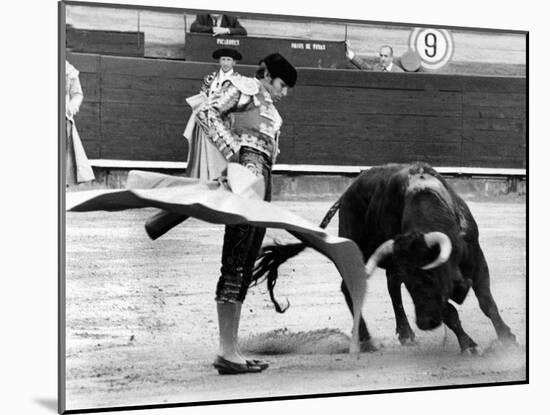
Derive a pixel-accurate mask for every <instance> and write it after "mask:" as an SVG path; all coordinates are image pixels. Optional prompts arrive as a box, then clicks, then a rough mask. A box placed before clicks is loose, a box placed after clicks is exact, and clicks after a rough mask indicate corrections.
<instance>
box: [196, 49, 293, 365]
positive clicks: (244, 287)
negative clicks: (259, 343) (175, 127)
mask: <svg viewBox="0 0 550 415" xmlns="http://www.w3.org/2000/svg"><path fill="white" fill-rule="evenodd" d="M296 79H297V72H296V69H294V67H293V66H292V65H291V64H290V63H289V62H288V61H287V60H286V59H285V58H284V57H283V56H282V55H280V54H278V53H275V54H272V55H269V56H267V57H265V58H264V59H262V61H261V62H260V67H259V68H258V71H257V73H256V79H252V78H248V77H244V76H236V77H235V76H234V77H231V78H230V79H229V80H228V81H227V82H225V84H224V86H223V87H222V89H221V90H220V91H219V92H218V93H214V94H211V95H210V96H209V97H208V100H207V101H206V102H205V103H204V104H203V105H202V106H201V107H200V109H199V111H198V113H197V122H198V123H199V125H200V127H201V128H202V129H203V130H204V132H205V133H206V134H207V135H208V137H209V139H210V140H211V141H212V142H213V143H214V144H215V145H216V147H217V148H218V149H219V150H220V152H221V153H222V154H223V155H224V157H225V158H226V159H227V160H228V161H231V162H236V163H239V164H241V165H243V166H244V167H246V168H247V169H249V170H250V171H251V172H252V173H253V174H254V175H255V176H256V177H258V178H260V179H261V180H263V184H264V188H265V191H264V194H263V195H260V197H263V199H264V200H266V201H269V200H271V168H272V164H273V162H274V161H275V158H276V157H277V153H278V152H279V132H280V129H281V125H282V119H281V116H280V115H279V112H278V111H277V109H276V108H275V103H277V102H278V101H279V100H281V99H282V98H284V97H285V96H286V95H287V92H288V89H289V88H292V87H293V86H294V84H295V83H296ZM229 117H232V122H231V125H228V123H227V120H228V118H229ZM264 235H265V228H258V227H254V226H251V225H247V224H243V225H228V226H226V228H225V235H224V243H223V249H222V267H221V276H220V278H219V281H218V284H217V288H216V304H217V312H218V324H219V326H218V327H219V353H218V356H217V357H216V359H215V361H214V367H215V368H216V369H217V370H218V372H219V373H220V374H237V373H253V372H261V371H262V370H264V369H266V368H267V367H268V364H267V363H265V362H262V361H258V360H248V359H246V358H245V357H244V356H243V355H242V353H241V351H240V349H239V345H238V330H239V322H240V317H241V308H242V304H243V301H244V298H245V296H246V293H247V291H248V286H249V285H250V282H251V280H252V270H253V267H254V264H255V261H256V256H257V254H258V251H259V249H260V247H261V245H262V240H263V238H264Z"/></svg>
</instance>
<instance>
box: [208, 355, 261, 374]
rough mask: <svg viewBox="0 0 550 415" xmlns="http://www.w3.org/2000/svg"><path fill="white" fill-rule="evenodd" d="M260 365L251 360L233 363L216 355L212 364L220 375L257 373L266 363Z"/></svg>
mask: <svg viewBox="0 0 550 415" xmlns="http://www.w3.org/2000/svg"><path fill="white" fill-rule="evenodd" d="M260 363H262V366H259V365H256V364H255V363H254V361H253V360H247V361H246V363H235V362H231V361H229V360H227V359H224V358H223V357H221V356H216V359H215V360H214V363H213V366H214V368H216V369H217V370H218V373H219V374H220V375H240V374H242V373H259V372H261V371H262V370H264V369H265V368H266V367H267V366H265V365H266V363H263V362H260Z"/></svg>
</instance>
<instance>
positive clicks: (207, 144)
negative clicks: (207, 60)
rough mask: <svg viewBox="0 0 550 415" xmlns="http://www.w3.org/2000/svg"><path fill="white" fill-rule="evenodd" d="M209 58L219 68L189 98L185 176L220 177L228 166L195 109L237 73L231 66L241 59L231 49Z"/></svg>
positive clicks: (217, 51) (202, 178)
mask: <svg viewBox="0 0 550 415" xmlns="http://www.w3.org/2000/svg"><path fill="white" fill-rule="evenodd" d="M212 58H214V59H216V60H218V62H219V64H220V69H219V70H218V71H215V72H212V73H210V74H208V75H206V76H205V77H204V79H203V81H202V85H201V89H200V93H199V95H198V96H197V95H196V96H194V97H191V98H189V99H188V101H189V103H190V104H192V107H193V113H192V114H191V117H190V119H189V122H188V124H187V127H186V129H185V133H184V136H185V137H186V138H187V139H188V140H189V156H188V159H187V172H188V173H187V175H188V176H189V177H194V178H198V179H201V180H213V179H215V178H217V177H219V176H221V174H222V172H223V170H224V169H225V168H226V166H227V161H226V160H225V157H224V156H223V155H222V154H221V153H220V151H219V150H218V148H217V147H216V146H215V145H214V143H212V142H211V141H210V140H209V139H208V138H207V137H206V134H205V132H204V131H203V130H202V129H201V128H199V126H198V125H196V123H195V116H196V114H197V110H198V108H199V106H200V104H202V103H203V102H204V101H206V99H207V97H208V96H210V95H211V94H214V93H217V92H219V91H220V90H221V88H222V85H223V84H224V82H225V81H227V80H229V79H230V78H231V77H233V76H240V74H239V73H237V72H235V71H234V69H233V67H234V65H235V63H236V62H237V61H240V60H241V59H242V56H241V54H240V53H239V52H238V51H237V50H235V49H230V48H222V49H217V50H216V51H214V53H213V54H212Z"/></svg>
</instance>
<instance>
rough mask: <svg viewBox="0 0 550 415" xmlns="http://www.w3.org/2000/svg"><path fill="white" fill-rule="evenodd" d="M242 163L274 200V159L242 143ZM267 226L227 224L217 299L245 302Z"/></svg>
mask: <svg viewBox="0 0 550 415" xmlns="http://www.w3.org/2000/svg"><path fill="white" fill-rule="evenodd" d="M239 163H240V164H241V165H243V166H245V167H246V168H248V169H249V170H250V171H252V173H254V174H255V175H256V176H258V177H263V179H264V183H265V197H264V200H266V201H270V200H271V161H270V160H269V159H268V157H267V156H266V155H265V154H263V153H261V152H260V151H258V150H256V149H254V148H251V147H246V146H243V147H241V149H240V152H239ZM264 236H265V228H259V227H256V226H251V225H247V224H243V225H227V226H226V227H225V235H224V239H223V249H222V266H221V276H220V278H219V280H218V285H217V288H216V301H218V302H231V303H242V302H243V301H244V298H245V297H246V293H247V291H248V286H249V285H250V282H251V280H252V271H253V269H254V263H255V262H256V256H257V255H258V251H259V250H260V248H261V246H262V241H263V239H264Z"/></svg>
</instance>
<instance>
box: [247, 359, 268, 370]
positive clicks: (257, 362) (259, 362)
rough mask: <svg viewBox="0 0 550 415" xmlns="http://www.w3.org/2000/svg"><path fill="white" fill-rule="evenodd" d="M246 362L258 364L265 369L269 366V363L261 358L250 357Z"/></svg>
mask: <svg viewBox="0 0 550 415" xmlns="http://www.w3.org/2000/svg"><path fill="white" fill-rule="evenodd" d="M246 363H248V364H250V365H255V366H258V367H259V368H260V369H262V370H265V369H267V368H268V367H269V363H267V362H264V361H263V360H255V359H251V360H247V361H246Z"/></svg>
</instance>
